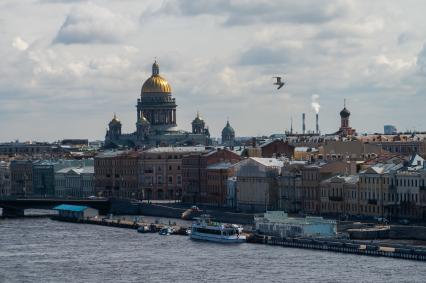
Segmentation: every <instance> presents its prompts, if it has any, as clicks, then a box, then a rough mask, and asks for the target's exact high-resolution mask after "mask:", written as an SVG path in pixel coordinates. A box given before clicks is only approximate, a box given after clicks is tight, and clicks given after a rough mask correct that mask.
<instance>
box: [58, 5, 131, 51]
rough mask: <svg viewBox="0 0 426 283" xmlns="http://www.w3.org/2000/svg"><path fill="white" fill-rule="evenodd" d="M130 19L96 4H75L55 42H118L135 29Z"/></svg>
mask: <svg viewBox="0 0 426 283" xmlns="http://www.w3.org/2000/svg"><path fill="white" fill-rule="evenodd" d="M134 27H135V26H134V23H132V22H131V21H130V20H129V19H127V18H125V17H123V16H120V15H117V14H114V13H112V12H111V11H110V10H108V9H106V8H102V7H99V6H96V5H94V4H90V3H89V4H83V5H79V6H75V7H74V8H72V9H71V11H70V13H69V14H68V15H67V17H66V19H65V22H64V23H63V24H62V26H61V28H60V29H59V31H58V33H57V35H56V37H55V39H54V41H53V42H54V43H63V44H74V43H79V44H86V43H118V42H121V41H122V40H124V38H125V36H126V35H127V34H128V33H129V32H131V31H132V30H133V29H134Z"/></svg>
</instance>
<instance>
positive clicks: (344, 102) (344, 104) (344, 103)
mask: <svg viewBox="0 0 426 283" xmlns="http://www.w3.org/2000/svg"><path fill="white" fill-rule="evenodd" d="M343 108H346V98H344V99H343Z"/></svg>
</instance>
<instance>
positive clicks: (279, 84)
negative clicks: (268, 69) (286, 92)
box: [273, 77, 285, 89]
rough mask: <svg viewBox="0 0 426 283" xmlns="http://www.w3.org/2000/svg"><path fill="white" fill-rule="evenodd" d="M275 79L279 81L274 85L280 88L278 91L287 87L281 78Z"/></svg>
mask: <svg viewBox="0 0 426 283" xmlns="http://www.w3.org/2000/svg"><path fill="white" fill-rule="evenodd" d="M273 78H274V79H277V81H276V82H275V83H274V85H277V86H278V88H277V89H280V88H282V87H283V86H284V85H285V82H282V81H281V77H273Z"/></svg>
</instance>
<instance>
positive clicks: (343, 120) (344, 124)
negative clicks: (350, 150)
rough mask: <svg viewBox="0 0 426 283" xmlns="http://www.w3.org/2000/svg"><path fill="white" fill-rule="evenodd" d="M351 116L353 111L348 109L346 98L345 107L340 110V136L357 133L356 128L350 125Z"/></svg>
mask: <svg viewBox="0 0 426 283" xmlns="http://www.w3.org/2000/svg"><path fill="white" fill-rule="evenodd" d="M349 116H351V112H349V110H348V109H346V99H345V100H344V103H343V109H342V111H340V129H339V134H340V136H343V137H346V136H351V135H355V133H356V132H355V129H352V128H351V127H350V126H349Z"/></svg>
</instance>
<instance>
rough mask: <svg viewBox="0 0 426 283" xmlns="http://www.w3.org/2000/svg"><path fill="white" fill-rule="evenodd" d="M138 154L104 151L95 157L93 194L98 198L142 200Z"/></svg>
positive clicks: (135, 152)
mask: <svg viewBox="0 0 426 283" xmlns="http://www.w3.org/2000/svg"><path fill="white" fill-rule="evenodd" d="M139 156H140V154H139V152H137V151H131V150H130V151H105V152H101V153H99V154H98V155H96V156H95V164H94V178H95V193H96V195H97V196H100V197H114V198H128V199H130V198H132V199H133V198H136V199H143V197H144V195H143V191H142V190H141V189H140V188H139V180H138V170H139V167H138V166H139V164H138V163H139Z"/></svg>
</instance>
